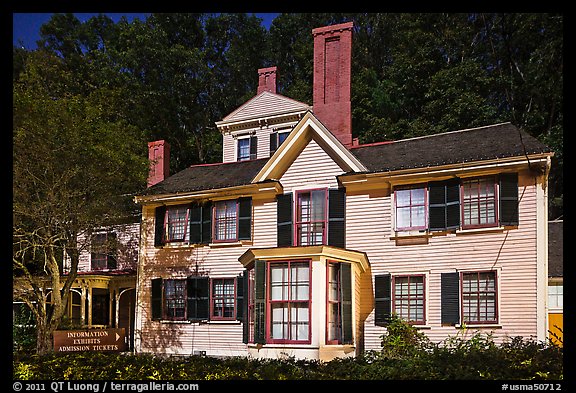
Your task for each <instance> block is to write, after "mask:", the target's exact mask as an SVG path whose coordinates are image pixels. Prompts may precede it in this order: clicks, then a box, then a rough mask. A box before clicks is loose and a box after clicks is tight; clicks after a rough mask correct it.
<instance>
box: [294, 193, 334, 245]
mask: <svg viewBox="0 0 576 393" xmlns="http://www.w3.org/2000/svg"><path fill="white" fill-rule="evenodd" d="M296 201H297V209H296V231H295V234H296V242H295V244H297V245H298V246H313V245H320V244H325V243H326V220H327V217H326V213H327V209H326V205H327V192H326V189H319V190H310V191H303V192H299V193H298V194H297V196H296Z"/></svg>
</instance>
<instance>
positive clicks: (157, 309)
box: [150, 278, 162, 320]
mask: <svg viewBox="0 0 576 393" xmlns="http://www.w3.org/2000/svg"><path fill="white" fill-rule="evenodd" d="M151 292H152V303H151V307H150V308H151V309H152V320H159V319H162V279H161V278H153V279H152V290H151Z"/></svg>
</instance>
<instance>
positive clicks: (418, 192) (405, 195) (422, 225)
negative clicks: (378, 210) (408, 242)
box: [395, 186, 426, 230]
mask: <svg viewBox="0 0 576 393" xmlns="http://www.w3.org/2000/svg"><path fill="white" fill-rule="evenodd" d="M395 196H396V228H397V229H398V230H408V229H426V188H425V187H423V186H422V187H411V188H403V189H398V190H396V191H395Z"/></svg>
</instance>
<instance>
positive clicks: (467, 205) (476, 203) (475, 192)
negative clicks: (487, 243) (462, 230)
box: [462, 177, 497, 227]
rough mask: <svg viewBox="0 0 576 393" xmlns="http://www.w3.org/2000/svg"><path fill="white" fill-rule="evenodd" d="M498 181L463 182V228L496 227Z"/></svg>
mask: <svg viewBox="0 0 576 393" xmlns="http://www.w3.org/2000/svg"><path fill="white" fill-rule="evenodd" d="M496 200H497V199H496V180H495V179H494V178H493V177H485V178H479V179H472V180H465V181H463V182H462V219H463V222H462V226H463V227H482V226H493V225H496V222H497V221H496V217H497V215H496V205H497V204H496Z"/></svg>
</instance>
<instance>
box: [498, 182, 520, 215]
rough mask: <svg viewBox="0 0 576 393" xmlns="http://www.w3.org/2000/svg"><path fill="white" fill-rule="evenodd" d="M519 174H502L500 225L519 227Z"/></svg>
mask: <svg viewBox="0 0 576 393" xmlns="http://www.w3.org/2000/svg"><path fill="white" fill-rule="evenodd" d="M518 222H519V220H518V174H517V173H502V174H500V225H518Z"/></svg>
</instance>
